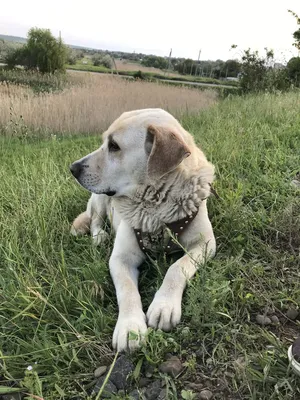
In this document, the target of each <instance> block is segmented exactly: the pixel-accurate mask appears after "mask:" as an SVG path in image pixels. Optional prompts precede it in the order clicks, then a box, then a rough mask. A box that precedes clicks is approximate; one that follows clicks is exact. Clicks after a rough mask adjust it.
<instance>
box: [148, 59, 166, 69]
mask: <svg viewBox="0 0 300 400" xmlns="http://www.w3.org/2000/svg"><path fill="white" fill-rule="evenodd" d="M142 65H145V67H154V68H159V69H166V68H167V67H168V60H167V59H166V58H165V57H158V56H146V57H144V59H143V60H142Z"/></svg>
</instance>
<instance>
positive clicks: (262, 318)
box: [256, 314, 272, 326]
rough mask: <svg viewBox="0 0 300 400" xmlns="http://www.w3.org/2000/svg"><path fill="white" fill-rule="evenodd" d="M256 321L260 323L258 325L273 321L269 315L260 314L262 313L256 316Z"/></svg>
mask: <svg viewBox="0 0 300 400" xmlns="http://www.w3.org/2000/svg"><path fill="white" fill-rule="evenodd" d="M256 322H257V323H258V325H261V326H266V325H270V324H271V323H272V321H271V320H270V318H269V317H266V316H265V315H260V314H258V315H257V316H256Z"/></svg>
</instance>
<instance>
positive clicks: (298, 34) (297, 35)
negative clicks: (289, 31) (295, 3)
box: [288, 10, 300, 51]
mask: <svg viewBox="0 0 300 400" xmlns="http://www.w3.org/2000/svg"><path fill="white" fill-rule="evenodd" d="M288 12H289V13H291V14H292V15H293V17H295V18H296V21H297V25H300V17H299V16H298V15H297V14H296V13H294V12H293V11H292V10H288ZM293 37H294V39H295V43H293V46H295V47H296V48H297V49H298V50H299V51H300V28H299V29H298V30H297V31H295V32H294V33H293Z"/></svg>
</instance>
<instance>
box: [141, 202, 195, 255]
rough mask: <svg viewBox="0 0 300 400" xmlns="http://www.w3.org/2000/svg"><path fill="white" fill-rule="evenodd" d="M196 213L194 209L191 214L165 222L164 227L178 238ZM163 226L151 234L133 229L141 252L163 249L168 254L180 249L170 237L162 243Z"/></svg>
mask: <svg viewBox="0 0 300 400" xmlns="http://www.w3.org/2000/svg"><path fill="white" fill-rule="evenodd" d="M197 213H198V209H197V211H195V212H194V213H193V214H191V215H189V216H186V217H185V218H182V219H180V220H178V221H175V222H171V223H170V224H165V226H164V228H168V229H169V230H170V231H171V233H172V234H173V236H174V237H175V238H176V239H177V240H178V239H179V237H180V235H181V234H182V233H183V232H184V231H185V230H186V228H187V227H188V226H189V225H190V223H191V222H192V221H193V220H194V218H195V217H196V215H197ZM164 228H162V229H161V230H160V231H159V232H158V233H156V234H152V233H149V232H143V231H142V230H141V229H134V233H135V236H136V240H137V242H138V245H139V247H140V249H141V250H142V252H143V253H145V254H147V253H153V252H158V251H161V250H162V251H163V252H164V253H165V254H170V253H173V252H175V251H179V250H181V249H180V247H179V246H178V244H177V243H176V241H175V240H174V239H173V238H172V237H170V238H169V240H168V242H167V244H166V245H165V244H164Z"/></svg>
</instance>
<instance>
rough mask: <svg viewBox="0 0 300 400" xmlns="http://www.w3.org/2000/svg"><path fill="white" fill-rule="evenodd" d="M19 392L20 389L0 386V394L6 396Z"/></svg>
mask: <svg viewBox="0 0 300 400" xmlns="http://www.w3.org/2000/svg"><path fill="white" fill-rule="evenodd" d="M17 392H21V389H20V388H12V387H8V386H0V394H6V393H17Z"/></svg>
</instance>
